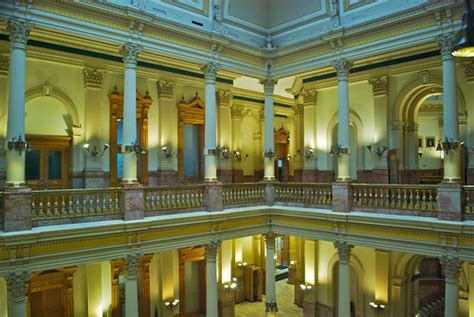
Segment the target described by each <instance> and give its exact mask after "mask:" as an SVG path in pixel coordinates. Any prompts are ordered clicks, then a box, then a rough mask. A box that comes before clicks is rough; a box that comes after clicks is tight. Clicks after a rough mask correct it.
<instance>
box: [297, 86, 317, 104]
mask: <svg viewBox="0 0 474 317" xmlns="http://www.w3.org/2000/svg"><path fill="white" fill-rule="evenodd" d="M301 95H302V96H303V100H304V101H303V102H304V105H305V106H316V105H317V100H318V91H317V90H316V89H315V88H312V89H307V90H303V91H302V92H301Z"/></svg>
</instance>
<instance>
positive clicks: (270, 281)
mask: <svg viewBox="0 0 474 317" xmlns="http://www.w3.org/2000/svg"><path fill="white" fill-rule="evenodd" d="M264 237H265V246H266V250H267V256H266V258H265V313H266V316H273V315H274V313H276V312H278V305H277V301H276V291H275V282H276V281H275V270H276V267H275V238H276V236H275V234H273V233H268V234H265V235H264Z"/></svg>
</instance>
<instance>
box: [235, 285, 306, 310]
mask: <svg viewBox="0 0 474 317" xmlns="http://www.w3.org/2000/svg"><path fill="white" fill-rule="evenodd" d="M287 281H288V280H287V279H285V280H281V281H278V282H276V295H277V297H276V298H277V299H278V302H277V303H278V309H279V310H280V311H279V313H278V316H281V317H290V316H291V317H302V316H303V309H302V308H299V307H298V306H296V305H295V304H294V303H293V302H294V287H295V286H294V285H292V284H288V283H287ZM264 311H265V295H263V300H262V301H261V302H253V303H251V302H243V303H240V304H237V305H235V317H258V316H264V315H265V313H264Z"/></svg>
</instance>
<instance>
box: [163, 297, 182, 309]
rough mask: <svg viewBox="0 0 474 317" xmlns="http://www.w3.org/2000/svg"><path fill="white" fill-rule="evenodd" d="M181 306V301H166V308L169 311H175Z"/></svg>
mask: <svg viewBox="0 0 474 317" xmlns="http://www.w3.org/2000/svg"><path fill="white" fill-rule="evenodd" d="M178 304H179V299H173V300H171V301H166V302H165V307H166V308H167V309H168V310H171V311H173V310H175V309H176V307H177V306H178Z"/></svg>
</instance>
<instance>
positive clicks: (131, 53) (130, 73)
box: [122, 43, 142, 184]
mask: <svg viewBox="0 0 474 317" xmlns="http://www.w3.org/2000/svg"><path fill="white" fill-rule="evenodd" d="M141 51H142V47H141V46H140V45H138V44H135V43H126V44H125V45H124V46H123V49H122V53H123V62H124V66H125V72H124V93H123V138H122V139H123V146H122V153H123V178H122V182H123V183H125V184H133V183H137V181H138V179H137V154H136V153H135V152H134V151H131V152H126V151H125V146H127V145H128V146H131V145H133V144H136V142H137V109H136V108H137V102H136V99H137V59H138V54H140V53H141Z"/></svg>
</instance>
